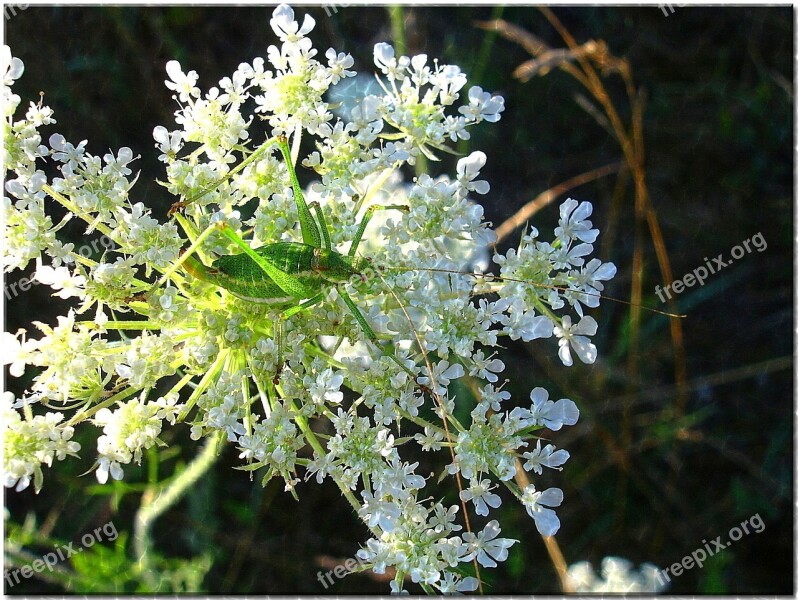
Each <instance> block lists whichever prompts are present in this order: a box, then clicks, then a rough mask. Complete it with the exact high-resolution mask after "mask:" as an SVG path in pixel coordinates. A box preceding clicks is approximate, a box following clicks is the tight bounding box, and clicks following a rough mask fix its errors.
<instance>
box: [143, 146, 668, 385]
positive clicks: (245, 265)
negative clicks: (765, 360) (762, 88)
mask: <svg viewBox="0 0 798 600" xmlns="http://www.w3.org/2000/svg"><path fill="white" fill-rule="evenodd" d="M275 145H276V146H277V148H278V149H279V150H280V152H281V154H282V156H283V159H284V161H285V164H286V167H287V170H288V174H289V177H290V181H291V187H292V191H293V198H294V202H295V204H296V207H297V212H298V215H299V225H300V229H301V232H302V242H276V243H270V244H266V245H264V246H261V247H259V248H254V249H253V248H252V247H251V246H250V244H249V243H247V241H245V240H244V239H243V238H242V237H241V235H239V234H238V233H237V232H235V231H234V230H233V229H232V228H231V227H230V226H229V225H228V224H226V223H219V224H216V225H211V226H210V227H208V228H207V229H206V230H205V231H204V232H202V233H201V234H200V235H199V236H197V238H196V239H195V241H194V242H193V243H192V244H191V246H190V247H189V248H188V249H186V250H185V251H184V252H183V254H182V256H181V257H180V259H179V260H178V261H177V262H176V263H175V264H174V265H172V267H170V268H169V269H168V270H167V271H166V272H165V273H164V275H163V277H162V278H161V279H160V280H159V282H158V283H157V284H156V287H157V286H158V285H160V284H162V283H163V282H165V281H166V279H167V278H168V277H169V276H170V275H171V274H172V273H173V272H174V271H175V270H176V269H178V268H179V267H180V266H181V265H182V266H184V268H185V270H186V271H188V272H189V273H190V274H191V275H192V276H193V277H195V278H196V279H199V280H202V281H205V282H208V283H210V284H213V285H216V286H218V287H221V288H224V289H225V290H227V291H228V292H230V293H231V294H232V295H234V296H236V297H238V298H240V299H242V300H244V301H247V302H252V303H256V304H263V305H267V306H268V307H270V308H273V309H276V310H278V311H280V316H279V319H280V322H279V324H278V327H277V335H276V338H277V347H278V373H277V374H276V375H275V382H276V381H277V380H278V379H279V370H280V369H281V365H282V363H281V359H280V358H279V357H280V356H281V355H282V351H281V346H282V343H281V338H282V335H281V328H282V327H281V323H282V320H284V319H287V318H289V317H290V316H292V315H295V314H297V313H299V312H301V311H303V310H305V309H307V308H309V307H312V306H314V305H316V304H318V303H319V302H321V301H322V300H323V298H324V294H325V291H326V289H327V288H329V287H330V286H335V287H336V289H337V291H338V295H339V296H340V297H341V299H342V300H343V302H344V304H346V306H347V308H348V310H349V311H350V312H351V314H352V316H353V317H354V319H355V321H356V322H357V323H358V325H359V327H360V329H361V330H362V331H363V333H364V334H365V337H366V338H367V339H368V340H369V341H370V342H372V343H374V344H375V345H376V346H377V347H380V342H379V338H378V336H377V334H376V333H375V332H374V330H373V329H372V327H371V326H370V325H369V323H368V321H367V320H366V318H365V317H364V316H363V313H362V312H361V311H360V309H359V308H358V306H357V305H356V304H355V302H354V301H353V300H352V298H351V297H350V296H349V295H348V294H347V293H346V291H345V290H344V289H342V287H343V286H342V285H341V284H343V283H346V282H348V281H356V280H358V279H360V280H365V279H367V278H368V277H370V276H373V275H374V274H379V270H378V269H376V268H374V267H372V265H371V261H370V260H369V259H368V258H364V257H358V256H357V250H358V247H359V245H360V242H361V240H362V238H363V235H364V232H365V230H366V227H367V225H368V223H369V221H370V220H371V218H372V217H373V215H374V213H375V212H376V211H378V210H399V211H408V210H409V207H407V206H403V205H371V206H369V208H368V209H367V210H366V212H365V214H364V215H363V217H362V219H361V221H360V223H359V225H358V228H357V230H356V233H355V236H354V238H353V240H352V244H351V246H350V248H349V250H348V252H347V254H341V253H340V252H338V251H337V250H336V249H334V248H333V247H332V244H331V238H330V231H329V228H328V226H327V223H326V221H325V217H324V214H323V212H322V210H321V207H320V206H319V204H318V203H316V202H313V203H311V204H310V205H308V204H307V203H306V201H305V198H304V195H303V192H302V189H301V187H300V185H299V181H298V178H297V175H296V171H295V169H294V166H293V160H292V157H291V150H290V148H289V145H288V140H287V138H285V137H284V136H277V137H274V138H271V139H269V140H267V141H266V142H265V143H264V144H262V145H261V146H260V147H259V148H257V149H256V150H255V151H254V152H253V153H252V154H251V155H250V156H249V157H247V158H246V159H245V160H244V161H242V162H241V163H239V164H238V165H237V166H236V167H234V168H233V169H232V170H231V171H230V172H229V173H227V174H226V175H225V176H224V177H223V178H222V179H220V180H218V181H216V182H214V183H212V184H211V186H209V187H208V188H206V189H205V190H204V191H201V192H199V193H198V194H197V195H195V196H194V197H192V198H191V199H189V200H185V201H180V202H176V203H175V204H174V205H173V206H172V208H171V209H170V211H169V213H170V214H172V215H176V218H177V219H178V220H181V221H182V215H181V214H180V212H181V211H182V210H183V209H185V208H186V207H187V206H189V205H191V203H193V202H195V201H196V200H197V199H199V198H201V197H202V196H203V195H204V194H206V193H208V192H209V191H212V190H213V189H215V188H216V187H217V186H218V185H220V184H221V183H222V182H224V181H225V180H227V179H228V178H229V177H231V176H232V175H233V174H234V173H235V172H237V171H240V170H241V169H242V168H244V167H245V166H246V165H247V164H250V163H251V162H253V161H254V160H257V159H258V158H260V157H261V156H263V154H264V153H265V151H266V150H267V149H268V148H271V147H272V146H275ZM311 209H313V212H311ZM313 213H315V218H314V215H313ZM184 228H185V229H187V230H188V227H186V226H185V224H184ZM214 231H219V232H220V233H221V234H222V235H223V236H224V237H226V238H227V239H228V240H230V241H231V242H232V243H233V244H234V245H235V246H237V247H238V248H239V249H240V250H241V252H240V253H239V254H233V255H225V256H221V257H219V258H218V259H216V260H215V261H213V263H212V264H211V265H210V266H206V265H204V264H203V263H202V262H201V261H199V260H198V259H197V258H195V257H194V256H193V254H194V253H195V251H196V250H197V249H198V248H199V247H200V245H201V244H202V243H203V242H204V241H205V239H207V237H208V236H209V235H211V233H213V232H214ZM427 270H430V271H440V272H444V273H457V274H463V273H459V272H455V271H447V270H443V269H427ZM466 275H468V274H467V273H466ZM471 275H472V276H474V277H478V276H477V275H475V274H471ZM492 279H493V277H492V276H487V280H492ZM501 279H502V280H507V281H515V280H512V279H510V278H501ZM519 283H528V282H523V281H520V282H519ZM532 285H542V286H543V287H548V288H554V287H556V286H550V285H545V284H532ZM557 289H559V288H557ZM389 291H390V292H391V294H392V295H393V296H394V298H395V299H396V300H397V302H398V303H399V304H400V308H403V307H402V306H401V302H400V301H399V299H398V298H396V295H395V294H393V292H392V290H389ZM582 293H583V294H587V292H582ZM602 297H604V298H608V299H610V300H613V301H617V302H621V303H624V304H631V303H629V302H627V301H625V300H620V299H616V298H610V297H607V296H602ZM643 308H646V310H650V311H652V312H656V313H659V314H665V315H668V316H671V317H676V316H681V315H673V314H671V313H666V312H664V311H658V310H656V309H651V308H647V307H643ZM406 316H407V315H406ZM408 318H409V316H408ZM416 338H417V341H419V343H420V340H418V336H417V335H416ZM421 351H422V354H425V353H424V349H423V348H421ZM387 354H388V356H390V357H391V358H392V359H393V360H394V361H395V362H397V364H399V365H400V366H401V368H402V369H403V370H405V371H406V372H408V374H410V375H411V376H413V378H414V379H415V375H414V374H413V373H411V372H410V371H409V370H408V367H407V366H406V365H404V364H402V363H401V361H399V360H398V359H396V358H395V356H394V355H393V353H392V352H391V351H389V352H388V353H387ZM425 358H426V355H425Z"/></svg>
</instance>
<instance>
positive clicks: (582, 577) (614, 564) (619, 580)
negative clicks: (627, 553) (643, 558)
mask: <svg viewBox="0 0 798 600" xmlns="http://www.w3.org/2000/svg"><path fill="white" fill-rule="evenodd" d="M633 567H634V565H633V564H632V563H631V562H630V561H628V560H626V559H625V558H618V557H616V556H607V557H605V558H604V559H603V560H602V561H601V574H600V575H599V574H597V573H596V572H595V571H594V570H593V566H592V565H591V564H590V563H589V562H587V561H581V562H578V563H574V564H572V565H571V566H569V567H568V580H569V581H570V583H571V586H572V587H573V591H574V592H575V593H577V594H659V593H660V592H662V591H663V590H664V589H665V588H666V587H667V584H666V583H665V582H664V581H661V579H662V578H661V577H659V572H660V570H659V569H658V568H657V567H656V566H654V565H652V564H651V563H644V564H642V565H640V570H639V571H636V570H635V569H634V568H633Z"/></svg>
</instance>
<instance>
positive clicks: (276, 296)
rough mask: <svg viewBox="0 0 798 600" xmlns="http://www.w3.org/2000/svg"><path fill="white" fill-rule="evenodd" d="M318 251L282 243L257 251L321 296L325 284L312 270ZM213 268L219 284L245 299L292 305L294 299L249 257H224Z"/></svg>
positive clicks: (215, 262)
mask: <svg viewBox="0 0 798 600" xmlns="http://www.w3.org/2000/svg"><path fill="white" fill-rule="evenodd" d="M314 250H315V249H314V247H313V246H309V245H307V244H299V243H296V242H280V243H276V244H268V245H266V246H261V247H260V248H256V249H255V252H256V253H257V254H258V255H260V256H262V257H263V258H265V259H267V260H268V261H269V262H270V263H271V264H273V265H274V266H275V267H276V268H277V269H278V270H280V271H283V272H284V273H287V274H289V275H292V276H294V277H296V278H297V279H299V280H300V281H301V282H302V283H303V284H304V285H306V286H307V287H308V288H310V289H312V290H313V291H314V293H318V292H320V291H321V288H322V285H323V284H324V281H323V280H321V279H320V278H319V277H318V275H316V274H315V273H314V272H313V270H312V268H311V266H312V263H313V251H314ZM211 268H212V269H214V270H215V271H217V273H218V275H217V276H216V281H215V283H216V284H217V285H219V286H220V287H223V288H224V289H226V290H229V291H230V292H232V293H233V294H235V295H236V296H238V297H240V298H242V299H244V300H249V301H251V302H264V303H271V304H280V303H286V304H289V303H291V302H292V300H293V298H292V297H291V296H290V295H288V294H286V293H285V291H283V289H282V288H280V286H278V285H277V284H276V283H275V282H274V281H273V280H272V279H271V277H269V276H268V275H267V274H266V272H265V271H264V270H263V269H261V268H260V266H259V265H258V264H257V263H256V262H255V261H254V260H252V259H251V258H250V257H249V256H247V255H246V254H233V255H227V256H222V257H220V258H218V259H217V260H216V261H214V263H213V266H212V267H211Z"/></svg>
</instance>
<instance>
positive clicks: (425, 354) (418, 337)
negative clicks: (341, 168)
mask: <svg viewBox="0 0 798 600" xmlns="http://www.w3.org/2000/svg"><path fill="white" fill-rule="evenodd" d="M375 274H376V275H377V277H378V278H379V279H380V281H381V282H382V284H383V286H385V289H386V290H387V291H388V293H389V294H390V295H391V296H392V297H393V299H394V300H395V301H396V304H397V306H398V307H399V310H401V311H402V314H403V315H404V317H405V319H406V320H407V323H408V325H409V327H410V331H411V332H412V333H413V337H414V338H415V339H416V343H417V344H418V348H419V351H420V352H421V356H422V358H423V359H424V364H425V366H426V367H427V373H429V380H430V385H431V389H430V388H427V390H428V391H429V392H430V395H431V396H432V397H433V398H434V399H435V402H436V403H437V404H438V406H439V408H440V418H441V421H442V422H443V429H444V431H445V432H446V440H447V441H448V442H449V453H450V454H451V457H452V463H453V464H456V463H457V456H456V454H455V452H454V443H453V442H454V440H453V439H452V434H451V432H450V431H449V421H448V418H447V416H448V415H447V414H446V403H445V402H444V399H443V398H441V396H440V394H438V393H437V391H436V390H437V389H438V384H437V383H436V382H435V371H434V370H433V368H432V361H431V360H430V357H429V353H428V352H427V350H426V348H425V347H424V343H423V342H422V340H421V335H420V334H419V332H418V330H417V329H416V326H415V324H414V323H413V319H411V318H410V313H409V312H408V311H407V308H406V307H405V304H404V302H402V300H401V298H400V297H399V294H397V293H396V290H394V289H393V286H392V285H390V284H389V283H388V282H387V281H386V280H385V277H383V275H382V273H380V272H379V271H375ZM454 476H455V480H456V481H457V491H458V498H459V499H460V507H461V508H462V509H463V520H464V521H465V526H466V531H468V532H469V533H472V530H471V520H470V518H469V516H468V507H467V506H466V501H465V500H463V480H462V478H461V477H460V470H459V469H457V470H456V471H455V473H454ZM472 562H473V564H474V572H475V574H476V578H477V581H478V582H479V586H480V589H482V577H480V574H479V564H478V563H477V559H476V558H474V560H473V561H472Z"/></svg>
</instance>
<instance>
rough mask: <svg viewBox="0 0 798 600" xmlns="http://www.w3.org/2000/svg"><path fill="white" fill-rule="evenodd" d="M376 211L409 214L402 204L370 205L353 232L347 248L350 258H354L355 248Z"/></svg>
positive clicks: (406, 207)
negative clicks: (353, 235) (350, 242)
mask: <svg viewBox="0 0 798 600" xmlns="http://www.w3.org/2000/svg"><path fill="white" fill-rule="evenodd" d="M378 210H401V211H402V212H410V207H409V206H405V205H404V204H372V205H371V206H369V207H368V208H367V209H366V212H365V214H364V215H363V218H362V219H361V221H360V225H358V228H357V232H355V237H354V238H353V239H352V246H351V247H350V248H349V256H350V257H354V256H355V253H356V252H357V247H358V246H359V245H360V241H361V240H362V239H363V234H364V233H365V232H366V227H367V226H368V224H369V221H371V218H372V217H373V216H374V213H375V212H377V211H378Z"/></svg>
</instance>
